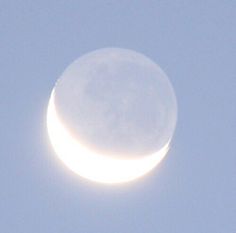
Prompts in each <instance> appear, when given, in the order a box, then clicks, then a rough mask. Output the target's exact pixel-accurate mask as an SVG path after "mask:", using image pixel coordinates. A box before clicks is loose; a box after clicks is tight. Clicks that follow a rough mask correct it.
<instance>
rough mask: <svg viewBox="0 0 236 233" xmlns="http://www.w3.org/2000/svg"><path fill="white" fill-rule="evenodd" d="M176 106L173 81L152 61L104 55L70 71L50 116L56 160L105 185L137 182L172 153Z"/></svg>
mask: <svg viewBox="0 0 236 233" xmlns="http://www.w3.org/2000/svg"><path fill="white" fill-rule="evenodd" d="M176 121H177V102H176V97H175V94H174V90H173V87H172V85H171V83H170V81H169V79H168V77H167V75H166V74H165V73H164V72H163V71H162V70H161V68H160V67H159V66H158V65H157V64H156V63H155V62H153V61H152V60H151V59H149V58H148V57H146V56H144V55H143V54H141V53H138V52H135V51H133V50H129V49H121V48H104V49H99V50H95V51H93V52H90V53H88V54H85V55H83V56H81V57H80V58H79V59H77V60H76V61H74V62H73V63H72V64H71V65H69V66H68V67H67V69H66V70H65V71H64V73H63V74H62V75H61V77H60V78H59V79H58V81H57V83H56V85H55V87H54V88H53V90H52V93H51V97H50V99H49V104H48V110H47V129H48V135H49V139H50V141H51V144H52V146H53V148H54V151H55V153H56V155H57V156H58V157H59V158H60V160H61V161H62V162H63V163H64V164H65V165H66V166H67V167H68V168H69V169H70V170H72V171H73V172H75V173H76V174H78V175H80V176H82V177H84V178H86V179H89V180H92V181H95V182H100V183H105V184H116V183H123V182H128V181H132V180H135V179H137V178H139V177H141V176H143V175H145V174H146V173H148V172H149V171H151V170H152V169H153V168H154V167H155V166H156V165H157V164H159V163H160V161H161V160H162V159H163V158H164V157H165V155H166V154H167V152H168V150H169V147H170V142H171V139H172V137H173V134H174V129H175V125H176Z"/></svg>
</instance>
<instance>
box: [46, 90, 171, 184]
mask: <svg viewBox="0 0 236 233" xmlns="http://www.w3.org/2000/svg"><path fill="white" fill-rule="evenodd" d="M47 126H48V134H49V137H50V140H51V143H52V145H53V148H54V150H55V151H56V153H57V155H58V156H59V158H60V159H61V160H62V161H63V162H64V163H65V164H66V165H67V166H68V167H69V168H70V169H71V170H72V171H74V172H75V173H77V174H78V175H80V176H82V177H84V178H87V179H90V180H93V181H97V182H101V183H110V184H113V183H121V182H127V181H131V180H134V179H136V178H138V177H140V176H142V175H144V174H146V173H147V172H148V171H150V170H151V169H153V168H154V167H155V166H156V165H157V164H158V163H159V162H160V161H161V160H162V159H163V158H164V156H165V154H166V153H167V151H168V144H169V143H167V144H166V145H165V146H164V147H163V148H162V149H161V150H160V151H158V152H156V153H154V154H152V155H149V156H146V157H144V158H138V159H123V160H122V159H112V158H109V157H107V156H102V155H100V154H96V153H95V152H92V151H90V150H88V149H87V148H85V147H83V145H81V144H80V143H79V141H78V140H77V139H76V138H74V137H73V136H72V135H71V134H70V132H69V131H68V130H67V129H66V127H65V126H64V125H63V124H62V122H60V119H59V117H58V115H57V112H56V107H55V105H54V91H53V92H52V94H51V98H50V101H49V105H48V112H47Z"/></svg>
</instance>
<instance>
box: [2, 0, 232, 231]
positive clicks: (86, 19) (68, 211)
mask: <svg viewBox="0 0 236 233" xmlns="http://www.w3.org/2000/svg"><path fill="white" fill-rule="evenodd" d="M235 41H236V1H233V0H228V1H220V0H219V1H217V0H214V1H213V0H212V1H210V0H204V1H203V0H200V1H193V0H192V1H190V0H188V1H187V0H186V1H183V0H180V1H171V0H165V1H164V0H163V1H157V0H155V1H151V0H149V1H144V0H143V1H138V0H137V1H124V0H119V1H76V0H74V1H72V0H68V1H61V0H59V1H44V0H41V1H30V0H28V1H25V0H22V1H11V0H1V1H0V68H1V72H0V106H1V108H0V117H1V118H0V119H1V121H0V140H1V147H0V156H1V162H0V183H1V189H0V226H1V232H3V233H13V232H17V233H32V232H34V233H52V232H57V233H72V232H82V233H93V232H98V233H111V232H112V233H113V232H114V233H159V232H162V233H164V232H165V233H173V232H181V233H189V232H191V233H200V232H208V233H209V232H212V233H222V232H228V233H234V232H236V221H235V219H236V169H235V167H236V149H235V144H236V64H235V61H236V47H235ZM110 46H115V47H123V48H129V49H134V50H136V51H138V52H141V53H144V54H145V55H147V56H149V57H150V58H152V59H153V60H154V61H156V62H157V63H158V64H159V65H160V66H161V67H162V68H163V70H164V71H165V72H166V73H167V74H168V76H169V78H170V80H171V82H172V84H173V87H174V89H175V92H176V96H177V100H178V108H179V109H178V110H179V112H178V122H177V128H176V132H175V136H174V139H173V143H172V147H171V151H170V152H169V153H168V155H167V156H166V158H165V160H164V161H163V162H162V163H161V164H160V165H159V166H158V167H157V168H156V169H155V170H154V171H153V172H151V173H150V174H148V175H147V176H145V177H143V178H141V179H140V180H138V181H135V182H132V183H128V184H126V185H120V186H104V185H99V184H96V183H92V182H89V181H87V180H85V179H82V178H80V177H79V176H76V175H75V174H73V173H72V172H71V171H69V170H68V169H66V168H65V167H64V165H63V164H62V163H61V162H60V161H59V160H58V159H57V157H56V156H55V153H54V152H53V150H52V148H51V146H50V143H49V140H48V136H47V131H46V109H47V104H48V99H49V95H50V92H51V90H52V88H53V86H54V83H55V82H56V80H57V79H58V77H59V76H60V74H61V73H62V72H63V70H64V69H65V68H66V66H67V65H68V64H70V63H71V62H72V61H73V60H74V59H76V58H77V57H79V56H81V55H82V54H84V53H86V52H89V51H92V50H94V49H98V48H102V47H110Z"/></svg>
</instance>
